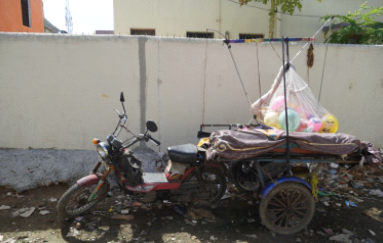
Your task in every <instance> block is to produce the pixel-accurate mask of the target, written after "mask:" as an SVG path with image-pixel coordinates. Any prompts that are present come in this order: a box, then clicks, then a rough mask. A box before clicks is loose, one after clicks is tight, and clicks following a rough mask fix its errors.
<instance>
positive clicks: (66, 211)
mask: <svg viewBox="0 0 383 243" xmlns="http://www.w3.org/2000/svg"><path fill="white" fill-rule="evenodd" d="M96 186H97V184H93V185H90V186H87V187H81V186H80V185H78V184H77V183H76V184H74V185H73V186H72V187H71V188H69V189H68V191H66V192H65V194H64V195H63V196H62V197H61V198H60V200H59V202H58V203H57V211H58V214H59V217H60V218H61V219H65V218H74V217H76V216H79V215H82V214H84V213H86V212H88V211H89V210H90V209H91V208H92V207H93V206H95V205H96V204H97V203H98V202H99V201H100V199H102V198H103V195H105V194H106V193H107V188H108V187H107V183H104V185H103V186H102V187H101V189H100V191H99V192H98V194H96V197H95V198H94V199H93V200H92V201H91V202H89V201H88V199H89V197H90V195H91V194H92V192H93V190H94V188H95V187H96Z"/></svg>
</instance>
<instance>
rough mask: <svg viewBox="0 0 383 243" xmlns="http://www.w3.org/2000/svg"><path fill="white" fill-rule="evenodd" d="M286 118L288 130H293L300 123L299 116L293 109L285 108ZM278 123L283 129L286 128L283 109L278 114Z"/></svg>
mask: <svg viewBox="0 0 383 243" xmlns="http://www.w3.org/2000/svg"><path fill="white" fill-rule="evenodd" d="M287 119H288V122H289V131H291V132H294V131H295V130H297V128H298V127H299V125H300V120H301V117H300V116H299V115H298V113H296V112H295V111H294V110H293V109H288V110H287ZM278 120H279V124H280V125H281V127H282V129H283V130H286V113H285V111H283V112H282V113H281V114H280V115H279V119H278Z"/></svg>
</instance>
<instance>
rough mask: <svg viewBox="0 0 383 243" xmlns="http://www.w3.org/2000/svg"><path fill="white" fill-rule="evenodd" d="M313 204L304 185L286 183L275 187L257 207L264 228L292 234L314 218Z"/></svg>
mask: <svg viewBox="0 0 383 243" xmlns="http://www.w3.org/2000/svg"><path fill="white" fill-rule="evenodd" d="M314 212H315V202H314V199H313V197H312V195H311V192H310V191H309V190H308V188H307V187H306V186H304V185H301V184H298V183H295V182H287V183H283V184H280V185H278V186H276V187H275V188H274V189H273V190H272V191H271V192H270V193H269V195H268V196H267V197H266V199H262V201H261V205H260V206H259V214H260V216H261V219H262V222H263V223H264V224H265V226H266V227H267V228H268V229H269V230H271V231H274V232H275V233H279V234H294V233H297V232H299V231H301V230H302V229H304V228H305V227H306V226H307V225H308V224H309V223H310V222H311V219H312V218H313V216H314Z"/></svg>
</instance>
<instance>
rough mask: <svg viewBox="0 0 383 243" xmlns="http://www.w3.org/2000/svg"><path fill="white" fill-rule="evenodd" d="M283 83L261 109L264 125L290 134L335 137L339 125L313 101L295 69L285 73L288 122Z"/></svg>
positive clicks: (314, 98) (331, 115)
mask: <svg viewBox="0 0 383 243" xmlns="http://www.w3.org/2000/svg"><path fill="white" fill-rule="evenodd" d="M283 87H284V86H283V81H282V82H280V83H279V85H278V86H277V88H276V90H275V92H274V94H273V95H272V96H271V98H270V99H269V100H268V101H267V103H265V104H263V105H262V110H263V111H264V112H263V114H262V115H263V121H264V124H265V125H267V126H270V127H274V128H276V129H283V130H286V129H289V131H290V132H315V133H335V132H336V131H337V130H338V127H339V123H338V120H337V118H336V117H335V116H334V115H333V114H331V113H330V112H329V111H328V110H326V109H325V108H324V107H323V106H322V105H321V104H320V103H319V101H318V99H317V97H315V95H314V93H313V92H312V91H311V89H310V88H309V86H308V84H307V83H306V82H305V81H304V80H303V79H302V78H301V77H300V76H299V75H298V74H297V72H296V71H295V68H294V66H290V68H289V70H288V71H287V72H286V98H287V119H288V128H287V127H286V111H285V96H284V88H283Z"/></svg>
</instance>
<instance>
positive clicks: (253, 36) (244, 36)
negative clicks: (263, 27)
mask: <svg viewBox="0 0 383 243" xmlns="http://www.w3.org/2000/svg"><path fill="white" fill-rule="evenodd" d="M264 36H265V35H264V34H239V39H263V37H264Z"/></svg>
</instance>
